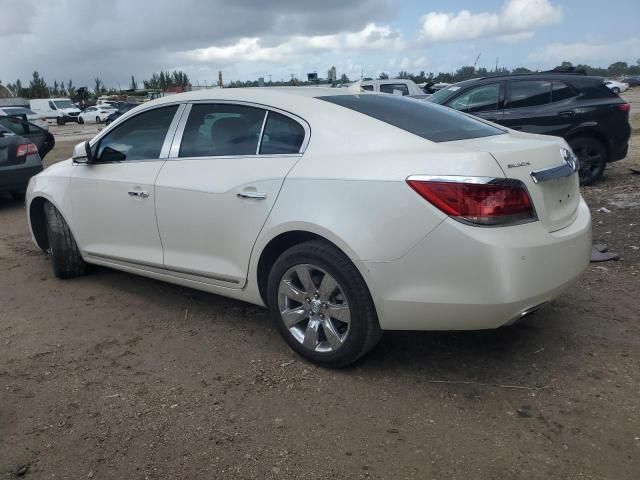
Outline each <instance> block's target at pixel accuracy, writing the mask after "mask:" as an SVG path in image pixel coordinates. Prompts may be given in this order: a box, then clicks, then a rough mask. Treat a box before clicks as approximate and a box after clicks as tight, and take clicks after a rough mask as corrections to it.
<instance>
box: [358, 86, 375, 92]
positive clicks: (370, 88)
mask: <svg viewBox="0 0 640 480" xmlns="http://www.w3.org/2000/svg"><path fill="white" fill-rule="evenodd" d="M360 88H362V90H365V91H367V92H373V85H362V87H360Z"/></svg>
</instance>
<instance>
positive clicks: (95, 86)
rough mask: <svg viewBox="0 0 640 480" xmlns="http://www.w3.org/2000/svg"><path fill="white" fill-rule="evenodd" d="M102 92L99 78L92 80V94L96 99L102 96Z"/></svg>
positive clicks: (102, 85)
mask: <svg viewBox="0 0 640 480" xmlns="http://www.w3.org/2000/svg"><path fill="white" fill-rule="evenodd" d="M103 90H104V83H102V80H100V78H99V77H96V78H94V79H93V94H94V95H95V96H96V98H97V97H99V96H100V95H102V91H103Z"/></svg>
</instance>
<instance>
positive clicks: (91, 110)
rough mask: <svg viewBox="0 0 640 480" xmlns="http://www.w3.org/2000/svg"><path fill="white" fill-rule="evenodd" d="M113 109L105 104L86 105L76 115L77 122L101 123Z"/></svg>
mask: <svg viewBox="0 0 640 480" xmlns="http://www.w3.org/2000/svg"><path fill="white" fill-rule="evenodd" d="M115 111H116V109H115V108H113V107H111V106H107V105H103V106H95V107H87V108H85V109H84V110H83V111H82V112H81V113H80V115H78V123H103V122H105V121H106V120H107V117H108V116H109V115H111V114H112V113H113V112H115Z"/></svg>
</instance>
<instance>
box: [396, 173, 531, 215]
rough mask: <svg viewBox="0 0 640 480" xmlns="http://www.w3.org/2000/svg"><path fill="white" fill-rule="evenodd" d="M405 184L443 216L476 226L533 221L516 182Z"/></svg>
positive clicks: (411, 181)
mask: <svg viewBox="0 0 640 480" xmlns="http://www.w3.org/2000/svg"><path fill="white" fill-rule="evenodd" d="M407 183H408V184H409V186H410V187H411V188H413V189H414V190H415V191H416V192H417V193H418V194H419V195H420V196H421V197H422V198H424V199H425V200H427V201H429V202H430V203H432V204H433V205H434V206H436V207H437V208H439V209H440V210H442V211H443V212H444V213H446V214H447V215H449V216H451V217H453V218H455V219H457V220H461V221H464V222H469V223H475V224H478V225H507V224H513V223H520V222H523V221H528V220H534V219H535V218H536V215H535V212H534V210H533V205H532V204H531V199H530V198H529V194H528V193H527V191H526V189H525V188H524V185H523V184H522V182H520V181H518V180H502V179H496V180H492V181H491V182H489V183H488V182H487V181H485V180H483V181H480V182H478V181H474V180H470V179H462V178H461V179H460V181H456V180H451V181H449V180H442V179H433V180H423V179H417V178H412V177H409V178H408V179H407Z"/></svg>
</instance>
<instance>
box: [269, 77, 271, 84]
mask: <svg viewBox="0 0 640 480" xmlns="http://www.w3.org/2000/svg"><path fill="white" fill-rule="evenodd" d="M269 86H271V74H269Z"/></svg>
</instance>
